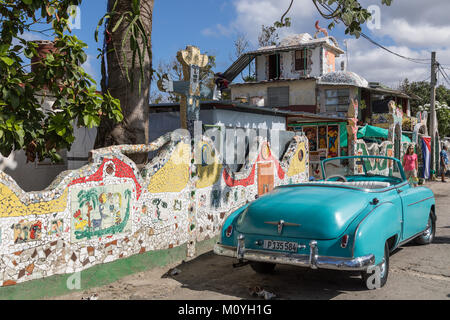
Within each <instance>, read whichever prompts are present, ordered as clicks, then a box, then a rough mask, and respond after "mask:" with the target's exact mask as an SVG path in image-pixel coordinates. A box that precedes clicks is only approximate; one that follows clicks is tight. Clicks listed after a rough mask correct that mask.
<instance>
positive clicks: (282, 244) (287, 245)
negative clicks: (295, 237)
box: [264, 240, 298, 252]
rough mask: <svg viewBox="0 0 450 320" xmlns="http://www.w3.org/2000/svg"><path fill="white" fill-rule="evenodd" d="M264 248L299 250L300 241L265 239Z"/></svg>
mask: <svg viewBox="0 0 450 320" xmlns="http://www.w3.org/2000/svg"><path fill="white" fill-rule="evenodd" d="M264 249H267V250H276V251H289V252H297V250H298V243H297V242H287V241H274V240H264Z"/></svg>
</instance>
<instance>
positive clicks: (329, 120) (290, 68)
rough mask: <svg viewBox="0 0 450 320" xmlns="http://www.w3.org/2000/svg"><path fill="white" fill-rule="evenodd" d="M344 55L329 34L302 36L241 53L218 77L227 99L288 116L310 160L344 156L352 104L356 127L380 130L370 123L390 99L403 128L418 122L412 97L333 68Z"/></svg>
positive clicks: (289, 126)
mask: <svg viewBox="0 0 450 320" xmlns="http://www.w3.org/2000/svg"><path fill="white" fill-rule="evenodd" d="M344 53H345V52H344V51H343V50H342V49H341V48H340V47H339V44H338V42H337V41H336V39H335V38H334V37H332V36H328V35H326V36H325V37H322V38H313V37H312V36H311V35H310V34H308V33H302V34H298V35H292V36H289V37H287V38H285V39H283V40H282V41H281V42H280V44H279V45H278V46H270V47H262V48H259V49H258V50H255V51H251V52H248V53H245V54H244V55H242V56H241V57H239V58H238V59H237V60H236V61H235V62H234V63H233V64H232V65H231V66H230V67H229V68H228V69H227V70H226V71H225V72H224V73H223V74H222V75H223V77H224V78H225V79H226V80H227V81H228V82H229V83H231V84H230V85H229V88H230V91H231V99H232V101H240V102H242V101H245V102H247V103H248V104H250V105H256V106H260V107H265V108H269V109H276V110H283V111H286V112H292V114H291V116H290V117H289V119H290V120H288V121H287V127H288V128H290V130H293V129H294V128H297V129H298V128H301V129H302V130H303V131H304V132H305V133H306V134H307V135H309V136H310V137H312V138H311V141H310V145H311V150H310V151H311V159H323V158H329V157H335V156H340V155H343V154H345V153H346V147H347V145H346V144H347V139H346V135H347V130H346V121H347V120H346V119H347V112H348V111H349V107H350V105H351V103H352V100H354V101H357V102H358V106H359V114H358V123H359V124H360V125H363V124H375V125H378V126H380V121H378V120H377V123H372V119H374V118H376V119H379V118H380V117H378V116H377V114H379V115H383V114H386V113H389V107H388V104H389V101H391V100H393V101H394V102H395V103H396V105H397V106H399V107H401V108H402V111H403V114H404V115H406V116H407V117H406V118H405V120H407V119H409V121H406V123H407V124H408V125H407V127H406V128H405V129H406V130H407V131H413V128H414V125H415V124H416V123H417V121H414V118H411V115H410V102H409V101H410V100H411V99H412V97H410V96H408V95H406V94H405V93H403V92H400V91H397V90H393V89H390V88H387V87H385V86H383V85H382V84H380V83H378V82H369V81H367V80H366V79H364V78H363V77H361V76H360V75H358V74H356V73H354V72H351V71H348V70H346V66H345V63H342V64H341V68H340V70H337V69H336V59H337V58H339V57H340V56H341V55H342V54H344ZM253 61H255V70H256V72H255V77H254V79H253V81H247V82H242V83H233V80H234V79H235V78H236V77H237V76H238V75H239V74H240V73H241V72H242V71H243V70H244V69H245V68H246V67H247V66H249V64H250V63H252V62H253ZM296 112H297V113H298V112H300V113H305V112H306V113H310V114H315V115H316V116H317V120H318V121H310V119H307V118H305V117H301V116H300V117H296V115H295V113H296ZM324 120H326V121H324ZM381 126H382V125H381ZM313 127H315V128H313ZM408 129H409V130H408ZM319 136H320V137H319ZM319 139H320V140H319ZM325 142H326V145H325ZM330 142H332V145H330ZM316 152H317V153H318V154H317V155H316V154H315V153H316Z"/></svg>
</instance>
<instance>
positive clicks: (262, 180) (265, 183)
mask: <svg viewBox="0 0 450 320" xmlns="http://www.w3.org/2000/svg"><path fill="white" fill-rule="evenodd" d="M274 182H275V178H274V166H273V162H258V195H259V196H262V195H263V194H266V193H269V192H270V191H272V190H273V188H274Z"/></svg>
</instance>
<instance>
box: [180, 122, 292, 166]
mask: <svg viewBox="0 0 450 320" xmlns="http://www.w3.org/2000/svg"><path fill="white" fill-rule="evenodd" d="M293 136H294V133H293V132H292V133H286V131H284V130H283V133H282V132H281V130H269V129H252V128H246V129H244V128H226V127H225V126H221V127H219V126H214V127H212V128H208V129H206V130H204V128H203V123H202V122H201V121H196V122H195V124H194V137H193V138H192V137H191V136H190V134H189V131H188V130H185V129H177V130H175V131H173V132H172V133H171V138H172V141H179V140H180V139H181V138H183V139H185V140H188V141H191V139H192V140H193V143H194V145H195V146H196V147H195V148H194V150H195V153H194V164H196V165H203V166H206V165H212V164H214V163H217V162H220V163H221V164H227V165H244V164H246V163H247V162H248V159H255V158H257V157H258V155H259V152H260V151H262V156H264V157H265V158H266V159H268V158H272V157H273V158H276V159H278V160H280V159H279V158H280V156H282V155H283V153H284V152H285V150H286V147H287V144H288V143H289V141H290V140H291V139H292V137H293ZM204 137H207V138H209V139H208V140H209V142H212V145H211V143H205V139H204ZM261 148H263V149H262V150H261ZM174 161H175V163H176V164H185V163H184V162H185V161H187V160H186V157H183V156H182V155H181V154H180V155H179V156H177V157H176V158H175V159H174Z"/></svg>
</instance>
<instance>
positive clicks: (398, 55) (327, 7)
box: [319, 3, 431, 64]
mask: <svg viewBox="0 0 450 320" xmlns="http://www.w3.org/2000/svg"><path fill="white" fill-rule="evenodd" d="M320 4H321V5H322V6H323V7H324V8H325V9H326V10H328V11H329V12H330V13H332V14H334V15H335V13H336V11H337V10H338V9H336V10H333V9H332V8H331V7H330V6H329V5H328V4H326V3H320ZM319 12H320V11H319ZM322 16H323V15H322ZM334 18H335V19H339V20H340V21H342V22H343V23H344V25H345V22H344V21H343V20H342V18H341V17H340V16H336V15H335V16H334ZM361 36H362V37H363V38H365V39H366V40H368V41H369V42H370V43H372V44H374V45H375V46H378V47H379V48H381V49H383V50H385V51H387V52H389V53H391V54H393V55H395V56H397V57H399V58H402V59H405V60H408V61H411V62H414V63H419V64H429V63H430V61H431V59H421V58H411V57H407V56H404V55H401V54H399V53H397V52H394V51H392V50H390V49H388V48H386V47H385V46H383V45H381V44H379V43H378V42H376V41H375V40H373V39H371V38H370V37H369V36H368V35H366V34H365V33H364V32H361ZM425 61H428V62H425Z"/></svg>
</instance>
